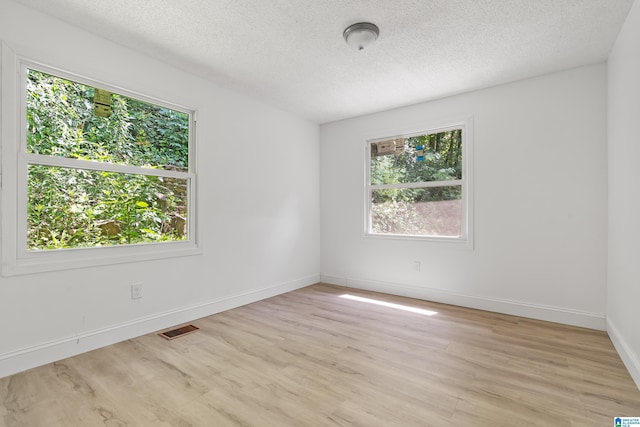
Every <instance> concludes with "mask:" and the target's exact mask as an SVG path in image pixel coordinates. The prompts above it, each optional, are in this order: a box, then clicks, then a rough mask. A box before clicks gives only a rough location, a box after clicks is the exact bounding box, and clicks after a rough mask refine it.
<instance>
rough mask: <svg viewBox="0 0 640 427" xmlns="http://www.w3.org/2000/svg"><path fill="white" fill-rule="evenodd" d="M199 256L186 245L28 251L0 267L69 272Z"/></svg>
mask: <svg viewBox="0 0 640 427" xmlns="http://www.w3.org/2000/svg"><path fill="white" fill-rule="evenodd" d="M200 254H202V249H201V248H200V247H198V246H196V245H195V244H193V243H190V242H170V243H154V244H146V245H140V244H138V245H130V246H111V247H100V248H81V249H61V250H55V251H39V252H29V253H25V254H24V255H23V256H21V257H17V258H15V259H12V260H5V262H4V263H3V265H2V276H5V277H6V276H18V275H24V274H36V273H44V272H50V271H61V270H73V269H79V268H89V267H99V266H106V265H114V264H124V263H131V262H141V261H153V260H160V259H167V258H176V257H183V256H193V255H200Z"/></svg>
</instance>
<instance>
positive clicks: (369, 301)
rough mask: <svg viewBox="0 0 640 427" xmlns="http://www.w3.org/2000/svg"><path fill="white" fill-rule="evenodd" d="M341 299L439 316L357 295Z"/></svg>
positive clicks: (426, 311)
mask: <svg viewBox="0 0 640 427" xmlns="http://www.w3.org/2000/svg"><path fill="white" fill-rule="evenodd" d="M340 298H346V299H350V300H353V301H360V302H368V303H369V304H375V305H381V306H383V307H389V308H395V309H397V310H404V311H409V312H411V313H418V314H424V315H425V316H433V315H435V314H438V312H437V311H431V310H424V309H422V308H416V307H409V306H408V305H402V304H394V303H392V302H386V301H380V300H376V299H371V298H363V297H357V296H355V295H349V294H344V295H340Z"/></svg>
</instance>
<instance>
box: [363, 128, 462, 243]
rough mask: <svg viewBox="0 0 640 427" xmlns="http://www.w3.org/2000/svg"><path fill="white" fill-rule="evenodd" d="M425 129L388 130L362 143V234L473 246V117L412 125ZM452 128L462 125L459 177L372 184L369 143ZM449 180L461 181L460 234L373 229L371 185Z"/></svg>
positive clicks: (438, 183)
mask: <svg viewBox="0 0 640 427" xmlns="http://www.w3.org/2000/svg"><path fill="white" fill-rule="evenodd" d="M416 128H417V129H424V130H420V131H409V132H389V134H388V136H383V137H380V136H376V137H373V138H367V139H366V140H365V144H364V145H365V147H364V162H365V167H364V191H363V193H364V209H363V210H364V212H363V219H364V221H363V222H364V224H363V235H364V237H365V238H367V239H383V240H404V241H417V242H431V243H435V244H438V245H452V246H455V247H463V248H465V249H470V250H472V249H473V117H472V116H471V117H467V118H466V119H463V120H460V119H457V120H447V121H441V122H439V123H431V124H429V125H427V126H425V125H421V126H415V127H414V129H416ZM454 129H462V179H460V180H450V181H430V182H424V183H403V184H380V185H372V184H371V143H373V142H378V141H385V140H389V139H394V138H408V137H413V136H420V135H426V134H434V133H439V132H445V131H449V130H454ZM447 183H449V184H460V185H461V187H462V199H461V201H462V230H461V236H460V237H450V236H427V235H416V234H391V233H374V232H372V231H371V230H372V218H371V213H372V200H371V192H372V191H373V190H374V189H384V188H427V187H440V186H444V185H446V184H447Z"/></svg>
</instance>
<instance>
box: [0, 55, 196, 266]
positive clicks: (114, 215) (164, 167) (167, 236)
mask: <svg viewBox="0 0 640 427" xmlns="http://www.w3.org/2000/svg"><path fill="white" fill-rule="evenodd" d="M19 69H20V72H19V76H20V77H19V78H18V80H19V81H17V82H16V83H17V86H18V87H19V88H20V93H21V95H20V98H21V99H19V100H18V101H19V105H21V107H20V108H19V110H18V111H19V113H18V115H19V117H18V122H19V123H21V126H20V128H21V130H20V131H18V132H16V133H15V136H16V137H17V138H18V141H17V144H16V150H15V152H16V162H17V168H16V177H15V184H16V187H15V189H16V191H15V201H16V203H15V204H16V211H15V212H16V214H15V236H13V237H14V238H15V248H16V249H15V254H14V263H16V264H20V261H25V262H26V264H29V265H32V266H33V265H40V264H42V263H45V264H47V263H48V264H49V267H51V266H52V265H60V262H61V261H62V265H64V264H67V265H68V266H69V267H77V266H82V265H83V264H85V265H92V264H94V263H92V262H91V261H90V260H91V259H92V258H93V259H94V260H100V261H99V262H98V263H97V264H105V263H108V262H111V261H113V262H117V258H120V260H134V259H136V257H138V258H140V259H152V258H156V257H163V256H171V254H172V253H174V252H176V251H177V252H180V251H184V249H193V248H194V247H196V239H195V230H196V229H195V215H194V206H195V200H194V196H195V170H194V167H193V165H194V159H193V152H194V150H193V144H194V126H195V121H194V113H193V111H190V110H188V109H185V108H182V107H179V106H176V105H172V104H169V103H166V102H163V101H159V100H155V99H152V98H148V97H145V96H142V95H139V94H134V93H132V92H128V91H126V90H123V89H117V88H113V87H110V86H108V85H105V84H101V83H98V82H93V81H91V80H89V79H86V78H81V77H78V76H73V75H70V74H67V73H65V72H62V71H59V70H53V69H49V68H47V67H45V66H40V65H34V64H30V63H27V62H25V63H22V64H20V66H19ZM5 83H6V79H5ZM5 118H6V116H5ZM5 151H8V150H5ZM3 197H4V195H3ZM6 216H7V215H5V220H6ZM3 230H4V231H5V232H6V230H7V228H6V227H4V228H3ZM3 247H4V248H5V249H6V245H5V246H3ZM72 259H73V260H76V261H72ZM109 260H111V261H109ZM49 267H45V268H44V269H45V270H46V269H51V268H49ZM35 270H36V271H37V270H39V268H36V269H35Z"/></svg>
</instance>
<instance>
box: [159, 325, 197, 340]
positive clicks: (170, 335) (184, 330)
mask: <svg viewBox="0 0 640 427" xmlns="http://www.w3.org/2000/svg"><path fill="white" fill-rule="evenodd" d="M198 329H200V328H198V327H197V326H193V325H186V326H180V327H179V328H176V329H171V330H170V331H164V332H160V333H159V334H158V335H160V336H161V337H162V338H166V339H168V340H172V339H175V338H179V337H181V336H184V335H187V334H191V333H193V332H195V331H197V330H198Z"/></svg>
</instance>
